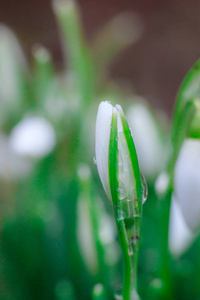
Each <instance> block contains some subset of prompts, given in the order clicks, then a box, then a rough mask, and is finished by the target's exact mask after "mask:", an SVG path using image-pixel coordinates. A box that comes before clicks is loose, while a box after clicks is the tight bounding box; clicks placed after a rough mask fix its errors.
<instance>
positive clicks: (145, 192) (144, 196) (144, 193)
mask: <svg viewBox="0 0 200 300" xmlns="http://www.w3.org/2000/svg"><path fill="white" fill-rule="evenodd" d="M140 175H141V178H142V204H144V203H145V201H146V200H147V195H148V187H147V183H146V180H145V178H144V177H143V175H142V173H140Z"/></svg>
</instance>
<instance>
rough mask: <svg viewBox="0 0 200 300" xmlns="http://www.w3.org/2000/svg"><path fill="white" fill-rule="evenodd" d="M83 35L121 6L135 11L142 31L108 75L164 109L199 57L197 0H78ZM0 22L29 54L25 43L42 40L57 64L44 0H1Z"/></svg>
mask: <svg viewBox="0 0 200 300" xmlns="http://www.w3.org/2000/svg"><path fill="white" fill-rule="evenodd" d="M77 2H78V3H79V5H80V8H81V12H82V18H83V23H84V26H85V30H86V34H87V37H88V39H89V40H92V38H93V36H94V34H95V33H96V32H97V31H98V29H99V28H100V27H101V26H102V25H103V24H104V23H105V22H106V21H108V20H109V19H111V18H112V17H113V16H115V15H116V14H118V13H120V12H123V11H133V12H135V13H137V14H138V15H139V16H140V17H141V21H142V22H143V26H144V31H143V35H142V36H141V38H140V39H139V40H138V42H137V43H136V44H134V45H133V46H131V47H129V49H127V50H126V52H124V53H123V55H121V56H120V57H118V58H117V61H115V63H114V64H113V65H112V68H111V72H112V75H113V76H114V78H118V79H123V80H125V79H128V80H129V81H130V84H131V85H132V88H133V89H134V90H135V91H136V92H137V93H138V94H140V95H142V96H145V97H146V98H147V99H148V100H149V101H150V102H151V103H152V104H154V105H156V106H158V107H159V108H163V109H164V110H166V111H167V112H168V113H169V114H170V115H171V112H172V107H173V102H174V99H175V96H176V92H177V88H178V86H179V85H180V83H181V80H182V79H183V77H184V75H185V73H186V72H187V70H188V69H189V68H190V67H191V65H192V64H193V63H194V62H195V61H196V60H197V58H198V57H199V48H200V39H199V35H200V1H198V0H192V1H187V0H176V1H173V0H171V1H169V0H168V1H158V0H135V1H131V0H126V1H121V0H109V1H106V0H102V1H94V0H78V1H77ZM0 22H1V23H5V24H6V25H8V26H9V27H11V29H13V30H14V32H15V33H16V34H17V36H18V38H19V40H20V42H21V43H22V46H23V49H24V51H25V53H26V55H27V56H28V57H30V52H31V46H32V45H34V44H35V43H42V44H43V45H44V46H46V47H47V48H48V49H49V50H50V51H51V53H52V55H53V57H54V61H55V62H56V64H57V67H58V68H62V62H63V59H62V55H61V49H60V42H59V33H58V29H57V26H56V21H55V17H54V15H53V13H52V8H51V1H49V0H43V1H40V0H29V1H26V0H18V1H12V0H1V1H0Z"/></svg>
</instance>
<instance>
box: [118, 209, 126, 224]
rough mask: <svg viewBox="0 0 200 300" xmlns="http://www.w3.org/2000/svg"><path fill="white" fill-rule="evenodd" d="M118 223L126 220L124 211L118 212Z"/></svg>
mask: <svg viewBox="0 0 200 300" xmlns="http://www.w3.org/2000/svg"><path fill="white" fill-rule="evenodd" d="M117 213H118V221H121V220H124V214H123V211H122V210H118V212H117Z"/></svg>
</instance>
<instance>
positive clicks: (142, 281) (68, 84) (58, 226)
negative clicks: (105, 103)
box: [0, 0, 200, 300]
mask: <svg viewBox="0 0 200 300" xmlns="http://www.w3.org/2000/svg"><path fill="white" fill-rule="evenodd" d="M53 10H54V12H55V16H56V18H57V21H58V26H59V28H60V33H61V43H62V46H63V56H64V57H65V58H66V62H67V63H66V65H65V66H64V68H63V70H62V71H60V72H57V71H56V70H55V67H54V65H53V62H52V58H51V54H50V53H49V52H48V50H47V49H45V48H44V47H43V46H40V45H37V46H35V47H34V48H33V56H32V64H31V68H30V67H29V66H28V64H27V62H26V60H25V59H24V56H23V53H22V50H21V48H20V46H19V44H18V42H17V40H16V38H15V36H14V35H13V33H11V32H10V31H9V30H8V29H7V28H5V27H3V26H2V27H1V28H0V105H1V110H0V125H1V131H0V135H1V137H0V148H1V150H0V204H1V210H0V215H1V218H0V220H1V221H0V299H2V300H23V299H30V300H31V299H35V300H36V299H37V300H40V299H48V300H51V299H52V300H53V299H56V300H68V299H69V300H73V299H83V300H84V299H114V293H116V292H118V291H120V290H121V271H122V263H121V251H120V247H119V245H118V240H117V236H116V229H115V225H114V223H113V216H112V212H111V207H110V204H109V203H108V200H107V198H106V196H105V193H104V191H103V189H102V186H101V183H100V180H99V178H98V175H97V171H96V166H95V164H94V163H93V156H94V126H95V117H96V111H97V106H98V103H99V101H100V100H110V101H112V102H114V103H116V102H124V105H126V106H127V107H129V106H130V104H132V102H137V101H138V98H137V97H136V96H135V95H132V94H131V93H130V92H129V91H127V89H126V90H123V89H120V88H119V87H118V86H116V84H115V83H114V82H113V81H112V80H111V79H110V78H109V76H108V73H107V72H106V70H107V66H108V65H109V64H110V63H111V61H112V59H113V58H115V57H116V56H117V55H118V54H119V53H120V52H121V51H122V50H124V49H125V48H126V47H127V46H129V45H130V44H131V43H134V42H135V41H136V40H137V38H138V34H136V33H137V30H136V29H138V32H139V33H140V30H141V29H140V24H138V20H136V21H134V20H133V22H132V23H130V22H129V23H126V19H127V18H128V19H130V15H128V16H126V15H125V14H124V15H122V16H120V17H118V18H117V19H114V20H113V21H110V23H109V24H107V25H106V26H105V27H104V28H103V29H102V31H100V32H99V34H98V35H97V36H96V37H95V39H94V41H93V42H92V43H91V44H89V42H88V41H86V38H85V36H84V32H83V29H82V24H81V18H80V12H79V9H78V7H77V4H76V3H75V2H74V1H72V0H66V1H64V0H55V1H54V2H53ZM116 20H117V21H116ZM124 24H126V26H125V28H126V29H127V30H129V33H130V31H131V30H132V31H131V32H133V36H134V38H133V36H131V35H130V34H129V35H127V36H126V35H125V36H123V38H122V39H120V38H119V37H118V35H117V34H118V30H117V29H118V27H119V28H120V26H124ZM127 26H128V27H127ZM123 28H124V27H123ZM135 32H136V33H135ZM112 54H113V55H112ZM100 62H101V63H100ZM152 114H153V115H154V116H153V118H155V119H156V122H157V124H159V126H160V127H161V128H159V131H160V132H161V134H160V133H159V134H160V136H161V139H162V142H163V144H165V145H168V143H169V142H168V141H169V132H168V129H167V128H166V127H165V126H162V125H161V122H160V121H159V119H158V118H157V117H156V115H155V114H154V113H152ZM27 115H28V116H29V115H31V116H32V115H33V116H37V117H41V118H44V119H45V120H46V121H48V123H49V124H50V125H51V126H52V128H53V131H54V132H55V145H54V147H52V148H51V149H50V150H49V151H47V153H46V154H45V155H41V156H39V157H38V156H37V157H35V156H34V155H33V154H32V153H31V154H30V155H29V154H27V153H26V154H25V155H24V154H23V153H21V152H20V153H16V152H15V151H14V150H13V148H12V147H11V146H12V143H11V142H10V136H11V135H12V132H13V130H14V128H15V126H16V125H17V124H18V123H19V122H20V121H21V120H22V119H23V118H24V117H26V116H27ZM30 134H31V133H30ZM24 143H25V144H26V140H25V141H24ZM38 143H39V144H40V143H42V140H40V139H38V141H37V140H36V142H35V145H36V146H35V147H37V145H38ZM32 147H34V146H32ZM165 151H166V153H168V147H167V146H165ZM18 152H19V151H18ZM22 152H23V151H22ZM163 152H164V150H163ZM166 153H165V155H164V156H165V157H166ZM16 161H17V164H15V163H16ZM5 162H6V163H5ZM83 164H84V165H83ZM85 164H87V166H86V165H85ZM25 166H28V167H25ZM80 168H81V169H80ZM80 170H81V171H80ZM90 170H91V171H90ZM160 171H162V170H160ZM152 174H153V170H152ZM157 175H158V174H154V175H153V177H152V178H148V180H147V183H148V189H149V196H148V200H147V201H146V203H145V205H144V209H143V219H142V240H141V245H140V254H139V279H138V283H139V294H140V297H141V299H151V300H153V299H172V294H173V295H174V296H173V297H174V299H182V300H184V299H199V298H200V286H199V279H200V272H199V269H200V258H199V247H200V241H199V238H197V240H196V241H195V243H194V244H193V245H192V247H191V248H190V249H189V250H188V251H187V252H185V253H184V255H182V256H180V257H176V258H174V257H173V256H172V255H171V254H170V253H169V252H168V250H167V249H168V245H167V244H166V241H164V239H162V228H161V227H162V226H161V225H162V222H164V221H163V220H164V217H165V216H164V215H165V214H163V208H161V205H160V199H159V197H158V194H157V193H156V191H155V187H154V184H155V178H156V177H157ZM167 209H169V207H166V210H167ZM163 247H165V248H166V251H167V253H168V256H164V257H163V256H162V251H163ZM163 259H166V260H167V261H166V264H168V263H169V269H170V270H169V272H170V278H171V282H170V287H171V291H169V289H168V287H167V288H166V287H165V283H164V282H162V280H161V279H159V278H158V277H159V276H160V274H159V272H160V270H161V268H162V264H163ZM168 279H169V278H168V277H167V280H168Z"/></svg>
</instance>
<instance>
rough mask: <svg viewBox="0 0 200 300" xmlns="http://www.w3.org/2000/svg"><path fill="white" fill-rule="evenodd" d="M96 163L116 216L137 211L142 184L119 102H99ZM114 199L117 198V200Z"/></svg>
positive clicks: (126, 216)
mask: <svg viewBox="0 0 200 300" xmlns="http://www.w3.org/2000/svg"><path fill="white" fill-rule="evenodd" d="M95 152H96V163H97V169H98V172H99V176H100V179H101V181H102V184H103V187H104V189H105V192H106V194H107V196H108V198H109V199H110V200H112V202H113V205H114V208H116V206H117V205H116V202H118V201H120V206H121V208H122V210H121V211H119V219H123V218H130V217H134V216H135V215H136V214H138V215H140V212H141V205H142V201H143V199H142V197H143V187H142V179H141V175H140V170H139V165H138V160H137V154H136V150H135V146H134V143H133V139H132V135H131V132H130V129H129V127H128V124H127V121H126V119H125V116H124V113H123V111H122V108H121V106H120V105H116V106H115V107H113V106H112V105H111V104H110V103H109V102H101V104H100V105H99V109H98V114H97V120H96V143H95ZM116 199H117V200H116Z"/></svg>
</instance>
